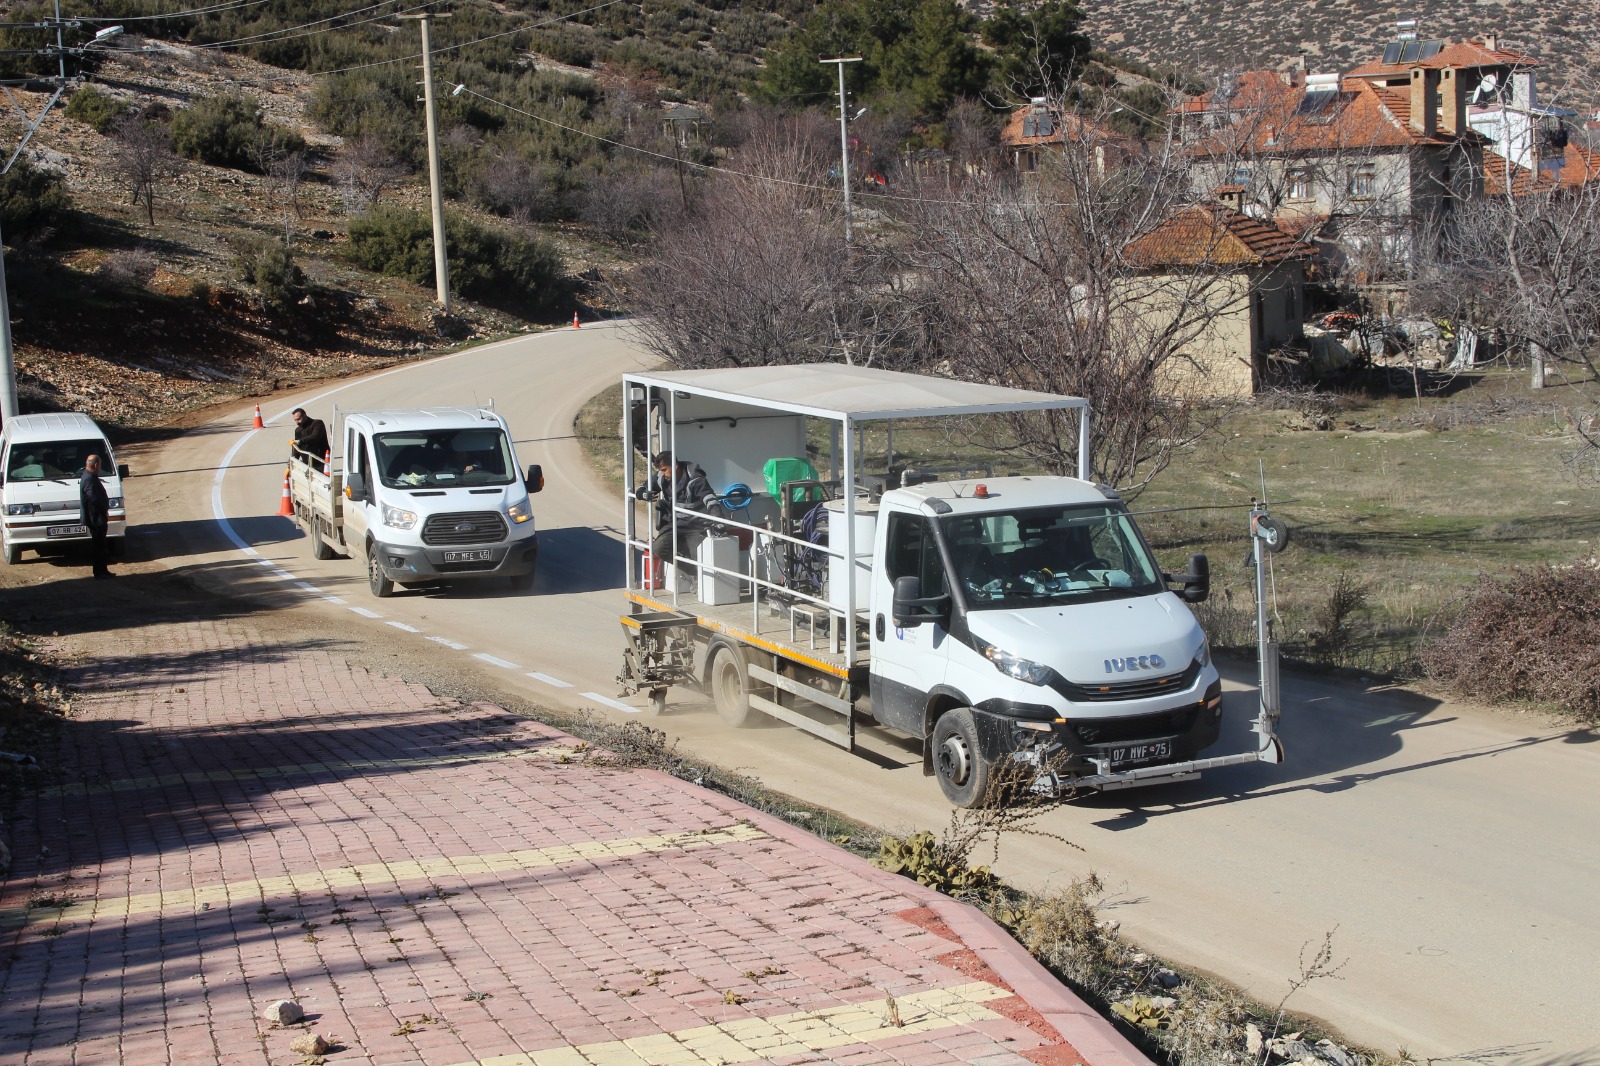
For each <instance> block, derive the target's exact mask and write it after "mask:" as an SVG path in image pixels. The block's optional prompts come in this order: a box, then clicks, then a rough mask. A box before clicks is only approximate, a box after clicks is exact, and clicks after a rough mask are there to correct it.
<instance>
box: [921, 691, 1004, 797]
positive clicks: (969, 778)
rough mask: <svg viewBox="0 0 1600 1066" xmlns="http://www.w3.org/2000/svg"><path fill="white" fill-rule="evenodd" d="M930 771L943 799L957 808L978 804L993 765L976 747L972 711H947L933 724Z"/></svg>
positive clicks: (959, 709)
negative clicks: (937, 783) (943, 796)
mask: <svg viewBox="0 0 1600 1066" xmlns="http://www.w3.org/2000/svg"><path fill="white" fill-rule="evenodd" d="M932 744H933V774H934V776H935V777H937V778H938V779H939V789H940V791H942V792H943V793H944V795H945V799H947V800H949V801H950V802H951V803H954V804H955V805H956V806H957V807H964V808H967V809H969V810H970V809H971V808H974V807H981V806H983V804H984V801H985V799H986V793H987V792H988V790H989V779H990V777H991V776H992V771H993V769H994V768H993V766H992V765H991V764H990V763H989V761H988V760H987V759H985V758H984V757H983V751H982V750H981V749H980V748H979V747H978V724H977V722H975V721H974V720H973V717H972V710H971V708H968V707H957V708H956V709H954V710H952V711H947V712H946V713H945V714H944V715H943V717H941V718H940V719H939V721H938V722H936V723H934V726H933V740H932Z"/></svg>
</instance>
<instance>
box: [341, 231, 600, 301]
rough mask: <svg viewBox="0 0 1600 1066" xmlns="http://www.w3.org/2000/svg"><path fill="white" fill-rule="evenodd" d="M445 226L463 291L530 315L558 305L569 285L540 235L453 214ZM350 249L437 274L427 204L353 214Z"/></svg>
mask: <svg viewBox="0 0 1600 1066" xmlns="http://www.w3.org/2000/svg"><path fill="white" fill-rule="evenodd" d="M445 233H446V241H447V245H446V247H447V250H448V252H449V258H450V285H451V288H452V289H453V290H454V291H456V292H459V293H460V294H461V295H463V296H466V297H469V298H471V299H473V300H477V301H479V302H481V303H485V304H489V305H491V306H494V307H499V308H502V309H504V310H507V311H512V312H515V313H517V314H523V315H530V316H532V315H540V314H544V313H546V312H549V311H551V310H554V309H555V308H556V307H558V306H560V302H561V300H562V299H563V298H564V297H565V296H566V295H567V293H568V291H569V285H568V282H567V280H566V277H565V271H564V268H563V265H562V262H561V257H560V255H559V254H558V253H557V252H556V251H555V250H554V249H553V248H551V247H550V246H549V245H547V244H545V243H544V242H542V241H538V240H535V239H534V238H532V237H528V236H525V235H522V234H519V233H514V232H511V231H508V230H503V229H498V228H491V227H489V226H484V225H482V224H480V223H478V222H475V221H472V220H471V219H467V218H462V217H460V216H455V215H452V216H450V217H448V218H447V219H446V221H445ZM350 249H351V254H352V256H353V257H354V258H355V261H356V262H357V263H358V264H360V265H361V266H362V267H364V268H365V269H367V270H371V271H373V272H375V273H378V274H386V275H388V276H390V277H397V278H406V279H408V280H410V281H414V282H416V283H417V284H418V285H427V284H431V283H432V282H433V223H432V221H431V220H430V219H429V217H428V215H427V214H426V213H425V212H422V211H407V210H404V209H401V208H392V207H391V208H380V209H379V210H377V211H374V212H373V213H372V214H370V215H368V216H367V217H366V218H362V219H355V220H353V221H352V222H351V223H350Z"/></svg>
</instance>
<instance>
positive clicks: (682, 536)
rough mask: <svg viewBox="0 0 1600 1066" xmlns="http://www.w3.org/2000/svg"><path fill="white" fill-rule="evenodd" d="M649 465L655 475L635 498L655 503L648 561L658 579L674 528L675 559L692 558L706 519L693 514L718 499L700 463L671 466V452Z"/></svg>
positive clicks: (702, 537)
mask: <svg viewBox="0 0 1600 1066" xmlns="http://www.w3.org/2000/svg"><path fill="white" fill-rule="evenodd" d="M650 462H651V465H653V466H654V467H655V468H656V472H655V473H654V474H652V475H651V477H650V482H649V484H648V485H647V486H646V487H645V489H644V490H643V491H642V492H638V493H636V494H635V495H637V496H638V498H639V499H641V500H653V501H655V503H656V535H655V537H654V538H653V539H652V540H651V541H650V558H651V559H652V560H653V561H654V563H655V568H656V576H657V577H659V575H660V568H661V564H662V562H664V561H665V560H668V559H671V558H672V536H673V529H674V527H676V529H677V536H678V555H680V556H683V557H685V558H690V559H692V558H694V549H695V548H696V546H698V545H699V543H700V542H701V541H702V540H704V539H705V537H706V533H707V526H706V522H705V519H704V518H701V517H699V515H697V514H696V513H694V512H700V513H704V512H705V510H706V508H707V507H709V506H710V505H711V504H712V503H714V502H715V501H716V499H717V497H716V494H715V493H713V492H712V491H711V482H709V481H708V480H706V472H705V471H704V470H703V469H701V467H700V464H699V463H691V462H689V461H688V460H687V459H685V460H682V461H681V462H674V461H673V458H672V453H671V452H660V453H658V454H657V455H656V456H655V458H654V459H652V460H650Z"/></svg>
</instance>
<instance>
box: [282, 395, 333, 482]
mask: <svg viewBox="0 0 1600 1066" xmlns="http://www.w3.org/2000/svg"><path fill="white" fill-rule="evenodd" d="M289 417H291V418H293V419H294V446H295V448H296V449H297V450H298V451H300V452H303V453H304V454H303V455H302V456H301V458H302V459H303V460H305V461H307V462H309V463H310V464H311V467H312V469H314V470H321V471H322V472H323V473H327V469H326V466H325V464H324V463H323V459H324V458H325V457H326V456H327V455H328V450H329V444H328V426H327V424H326V423H325V422H323V421H322V419H320V418H312V417H311V416H310V415H308V414H306V409H305V408H304V407H296V408H295V409H294V411H293V412H292V413H291V414H290V416H289Z"/></svg>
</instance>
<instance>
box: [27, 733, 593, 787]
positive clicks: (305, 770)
mask: <svg viewBox="0 0 1600 1066" xmlns="http://www.w3.org/2000/svg"><path fill="white" fill-rule="evenodd" d="M578 754H579V749H577V748H574V747H570V746H556V745H551V746H549V747H541V748H526V749H521V750H517V751H488V752H482V753H477V754H472V755H433V756H428V757H425V758H418V759H348V760H341V761H339V762H303V763H289V764H287V765H284V766H262V767H258V768H256V769H253V770H208V771H206V772H204V773H188V774H164V775H162V776H160V777H128V778H122V779H120V780H116V781H104V782H100V783H98V784H83V785H60V786H57V787H55V788H46V789H40V790H39V793H38V794H39V796H40V797H41V798H44V799H61V798H69V797H78V796H100V795H106V794H108V793H115V792H140V791H143V790H145V789H151V788H167V787H169V786H171V785H199V784H215V783H217V782H228V781H271V780H277V779H278V778H282V777H293V776H296V775H301V774H327V773H349V772H350V771H352V770H428V769H435V768H440V767H446V766H466V765H469V764H471V763H480V762H493V761H495V760H498V759H560V758H572V757H574V756H576V755H578Z"/></svg>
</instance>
